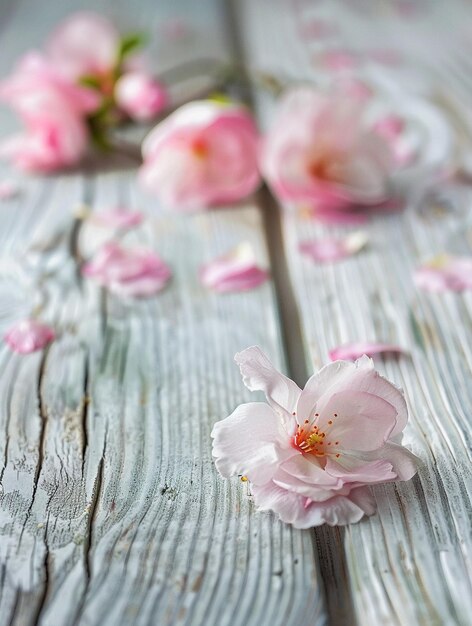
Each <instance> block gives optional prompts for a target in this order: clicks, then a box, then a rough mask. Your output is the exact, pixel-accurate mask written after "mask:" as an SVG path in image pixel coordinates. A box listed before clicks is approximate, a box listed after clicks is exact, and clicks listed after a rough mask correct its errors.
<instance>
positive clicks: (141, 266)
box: [82, 243, 171, 297]
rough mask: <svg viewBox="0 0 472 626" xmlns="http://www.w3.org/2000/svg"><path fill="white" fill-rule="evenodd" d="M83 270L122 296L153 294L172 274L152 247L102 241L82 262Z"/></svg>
mask: <svg viewBox="0 0 472 626" xmlns="http://www.w3.org/2000/svg"><path fill="white" fill-rule="evenodd" d="M82 273H83V275H84V276H87V277H88V278H93V279H94V280H95V281H96V282H97V283H98V284H99V285H102V286H103V287H106V288H107V289H109V290H110V291H111V292H113V293H115V294H117V295H119V296H123V297H144V296H151V295H154V294H155V293H157V292H159V291H161V290H162V289H163V288H164V287H165V285H166V284H167V282H168V281H169V279H170V277H171V271H170V269H169V267H168V266H167V265H166V264H165V263H164V261H162V260H161V259H160V258H159V257H158V256H157V255H156V254H155V253H154V252H152V251H151V250H146V249H141V248H139V249H138V248H136V249H126V248H123V247H121V246H120V245H118V244H117V243H108V244H105V245H104V246H103V247H102V249H101V250H100V251H99V252H98V253H97V254H96V255H95V257H94V258H93V259H92V260H91V261H89V262H87V263H85V264H84V266H83V267H82Z"/></svg>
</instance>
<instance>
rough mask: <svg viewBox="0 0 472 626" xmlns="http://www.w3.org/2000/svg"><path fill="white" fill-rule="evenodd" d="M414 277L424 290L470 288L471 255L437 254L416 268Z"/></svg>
mask: <svg viewBox="0 0 472 626" xmlns="http://www.w3.org/2000/svg"><path fill="white" fill-rule="evenodd" d="M414 278H415V283H416V285H417V286H418V287H419V288H420V289H424V290H425V291H465V290H466V289H472V257H466V256H463V257H458V256H449V255H447V254H442V255H439V256H437V257H435V258H434V259H431V261H429V262H428V263H426V264H425V265H423V266H422V267H420V268H419V269H417V270H416V272H415V276H414Z"/></svg>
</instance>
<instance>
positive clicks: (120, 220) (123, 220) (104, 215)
mask: <svg viewBox="0 0 472 626" xmlns="http://www.w3.org/2000/svg"><path fill="white" fill-rule="evenodd" d="M91 219H92V221H93V222H94V223H95V224H97V225H99V226H104V227H108V228H117V229H120V230H121V229H123V230H124V229H127V228H133V226H138V225H139V224H141V222H142V221H143V219H144V217H143V214H142V213H140V212H139V211H128V210H126V209H122V208H116V209H109V210H107V211H99V212H98V213H93V214H92V215H91Z"/></svg>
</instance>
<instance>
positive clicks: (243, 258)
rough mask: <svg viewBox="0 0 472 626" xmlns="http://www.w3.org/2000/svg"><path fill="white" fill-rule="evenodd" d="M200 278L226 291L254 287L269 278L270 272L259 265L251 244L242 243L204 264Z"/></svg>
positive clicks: (207, 283) (210, 285)
mask: <svg viewBox="0 0 472 626" xmlns="http://www.w3.org/2000/svg"><path fill="white" fill-rule="evenodd" d="M200 278H201V281H202V283H203V284H204V285H205V286H206V287H209V288H210V289H213V290H214V291H217V292H219V293H226V292H229V291H247V290H249V289H254V288H255V287H258V286H259V285H260V284H261V283H263V282H265V281H266V280H267V278H268V272H266V271H265V270H263V269H262V268H260V267H259V266H258V265H257V261H256V258H255V255H254V250H253V249H252V247H251V245H250V244H248V243H242V244H240V245H239V246H237V247H236V248H235V249H234V250H232V251H231V252H230V253H229V254H226V255H224V256H222V257H219V258H217V259H214V260H213V261H211V262H210V263H208V264H207V265H205V266H203V267H202V269H201V271H200Z"/></svg>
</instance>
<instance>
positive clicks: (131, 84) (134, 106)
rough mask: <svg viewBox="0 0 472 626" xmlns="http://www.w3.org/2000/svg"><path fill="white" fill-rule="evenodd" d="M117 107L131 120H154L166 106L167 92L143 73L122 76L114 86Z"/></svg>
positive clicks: (130, 73)
mask: <svg viewBox="0 0 472 626" xmlns="http://www.w3.org/2000/svg"><path fill="white" fill-rule="evenodd" d="M115 100H116V103H117V105H118V107H119V108H120V109H121V110H122V111H124V112H125V113H126V114H127V115H129V117H130V118H131V119H133V120H138V121H142V122H145V121H149V120H152V119H154V118H155V117H156V116H157V115H158V114H159V113H161V111H163V109H164V108H165V106H166V105H167V102H168V97H167V90H166V89H165V87H164V86H163V85H162V84H161V83H159V82H158V81H157V80H155V79H154V78H152V77H151V76H149V75H148V74H145V73H144V72H129V73H127V74H124V75H123V76H122V77H121V78H120V79H118V82H117V83H116V86H115Z"/></svg>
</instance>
